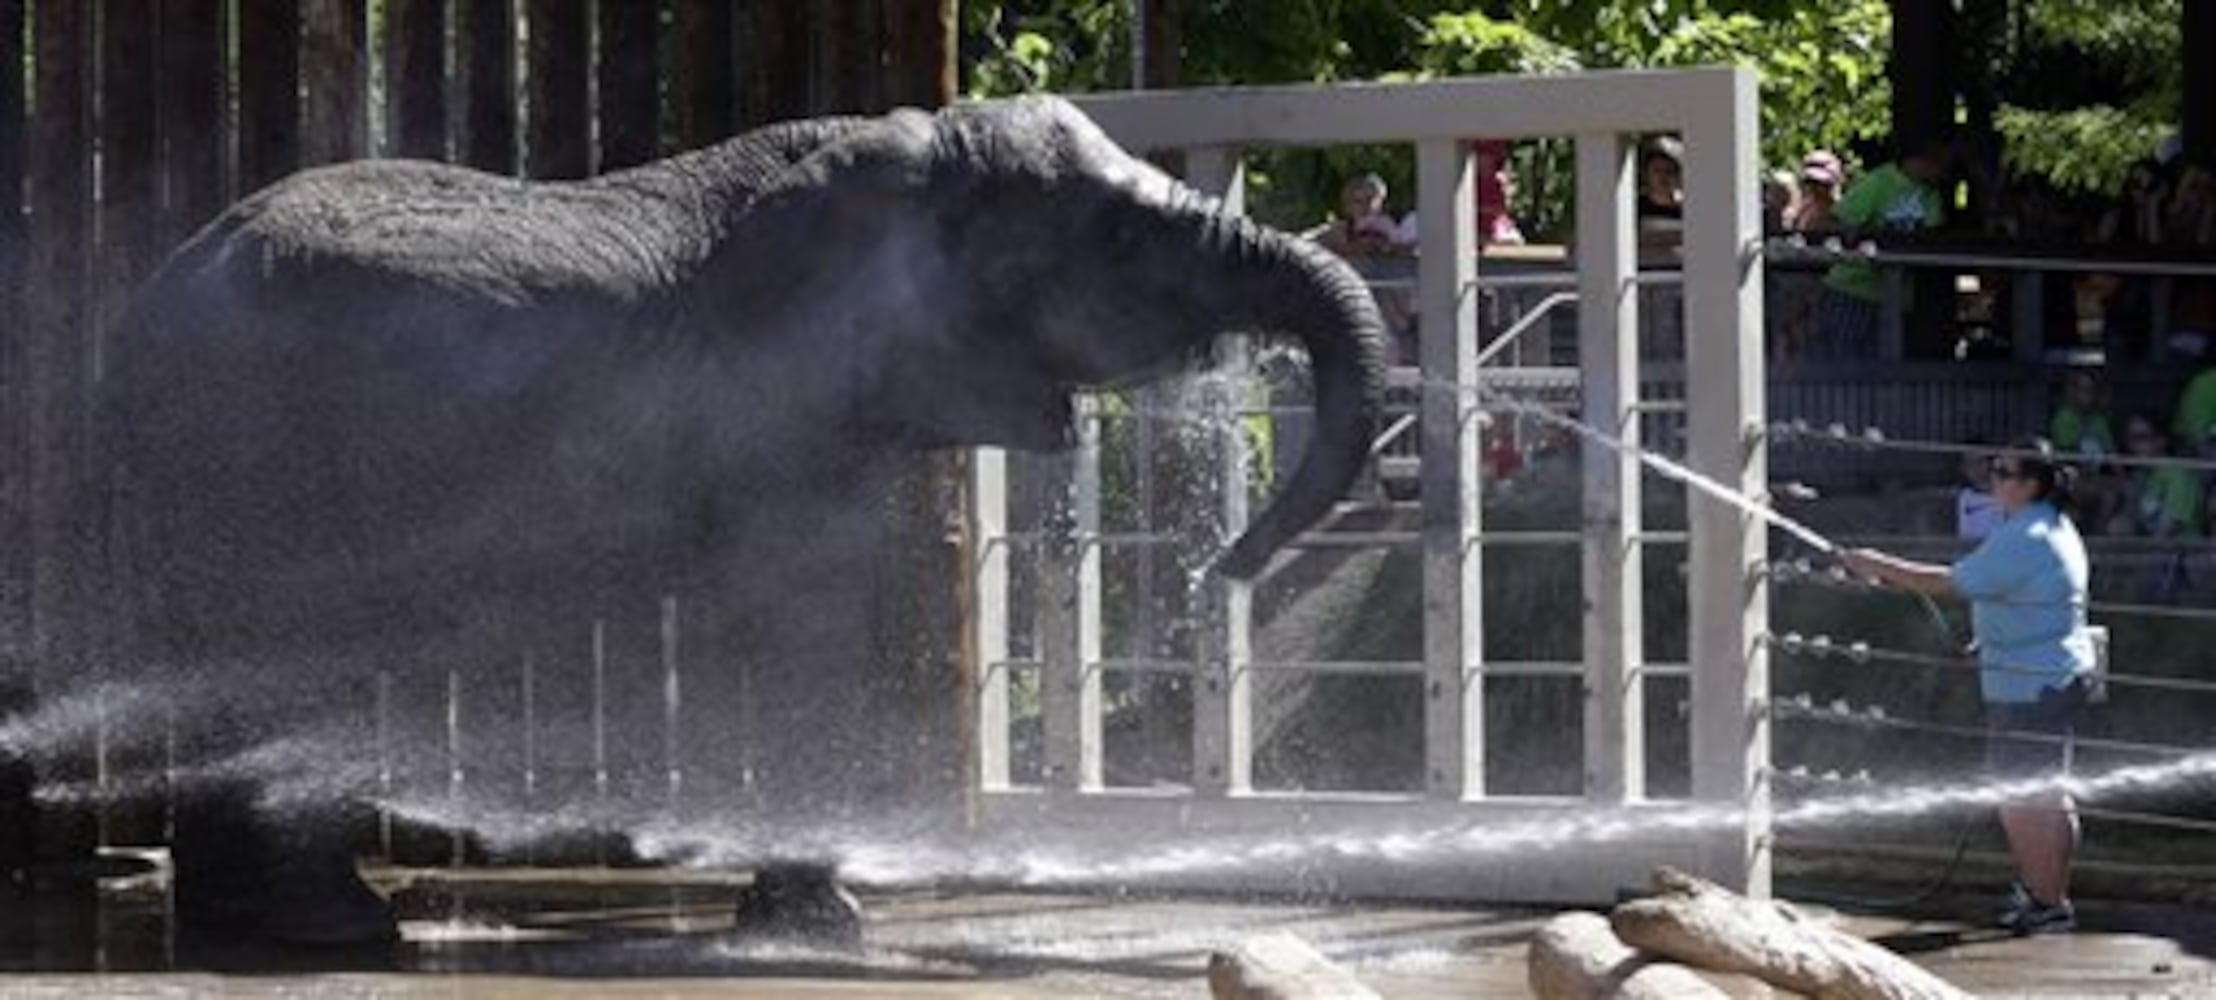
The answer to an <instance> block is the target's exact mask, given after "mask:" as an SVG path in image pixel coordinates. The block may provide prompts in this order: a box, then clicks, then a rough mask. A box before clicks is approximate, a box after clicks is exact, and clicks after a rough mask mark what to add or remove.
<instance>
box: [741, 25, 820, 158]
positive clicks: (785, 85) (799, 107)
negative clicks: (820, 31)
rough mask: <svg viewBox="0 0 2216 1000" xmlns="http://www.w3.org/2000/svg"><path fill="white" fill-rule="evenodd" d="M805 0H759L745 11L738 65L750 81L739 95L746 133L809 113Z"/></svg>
mask: <svg viewBox="0 0 2216 1000" xmlns="http://www.w3.org/2000/svg"><path fill="white" fill-rule="evenodd" d="M813 6H814V5H813V4H811V3H808V2H807V0H755V2H753V3H750V4H747V6H746V21H745V31H744V36H745V46H744V48H743V50H742V53H741V55H742V58H740V60H739V64H740V65H742V66H745V67H746V78H745V81H744V83H743V84H742V89H741V91H740V94H739V123H740V126H741V127H743V128H753V127H755V126H758V125H767V124H769V123H770V122H774V121H782V120H784V119H787V118H798V117H800V116H802V115H804V114H807V113H808V108H809V93H808V84H809V80H808V59H809V46H808V45H804V44H795V43H794V40H795V39H807V38H811V37H813V36H812V35H811V34H810V33H809V21H810V20H811V19H810V17H809V16H808V12H809V10H810V9H811V8H812V7H813Z"/></svg>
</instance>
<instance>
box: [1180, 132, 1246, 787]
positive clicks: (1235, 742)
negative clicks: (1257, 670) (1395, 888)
mask: <svg viewBox="0 0 2216 1000" xmlns="http://www.w3.org/2000/svg"><path fill="white" fill-rule="evenodd" d="M1185 179H1186V183H1188V184H1190V185H1192V186H1193V187H1194V188H1197V189H1199V190H1201V191H1205V192H1207V193H1209V194H1213V195H1217V196H1219V197H1221V198H1222V199H1223V208H1222V211H1223V213H1224V214H1225V215H1244V214H1245V213H1246V165H1245V163H1244V162H1243V161H1242V160H1241V158H1240V153H1239V150H1238V149H1236V148H1234V147H1227V146H1210V147H1205V148H1201V149H1191V150H1186V157H1185ZM1220 358H1221V365H1220V367H1219V369H1218V371H1219V373H1220V374H1221V376H1222V377H1223V378H1225V379H1228V380H1229V381H1230V385H1229V386H1226V387H1223V388H1220V389H1219V390H1218V391H1217V392H1216V394H1215V398H1214V399H1213V400H1212V401H1211V405H1210V407H1209V417H1210V425H1211V426H1212V427H1214V428H1216V433H1217V440H1216V441H1214V442H1212V447H1213V449H1215V450H1216V451H1217V453H1218V454H1219V455H1220V461H1219V462H1218V463H1217V469H1218V472H1217V474H1216V476H1215V482H1216V487H1215V488H1217V489H1218V490H1220V491H1221V495H1222V500H1221V507H1220V510H1221V512H1222V519H1221V524H1222V528H1223V532H1224V537H1225V538H1226V539H1229V538H1236V537H1238V534H1239V533H1240V532H1241V531H1244V530H1245V529H1246V526H1247V481H1248V468H1247V465H1248V463H1247V449H1246V446H1245V445H1246V442H1245V441H1243V440H1241V436H1242V435H1243V433H1244V430H1245V421H1244V420H1243V419H1242V418H1241V417H1240V416H1239V410H1240V409H1241V407H1242V405H1243V403H1244V402H1245V394H1244V391H1243V387H1244V386H1246V385H1248V384H1249V383H1250V381H1251V379H1250V378H1249V376H1248V370H1247V369H1248V351H1247V348H1246V346H1245V345H1244V344H1243V343H1238V344H1233V343H1229V342H1227V343H1226V344H1225V346H1224V348H1223V351H1222V354H1221V355H1220ZM1227 424H1228V426H1226V425H1227ZM1204 453H1206V452H1205V451H1204ZM1205 588H1206V589H1205V596H1204V598H1203V600H1202V606H1201V607H1200V608H1199V609H1197V611H1198V617H1199V623H1198V625H1197V626H1196V627H1197V629H1198V639H1197V641H1196V642H1195V643H1194V654H1195V656H1196V657H1197V662H1196V666H1195V672H1194V676H1193V791H1194V793H1195V794H1196V795H1200V796H1203V797H1214V798H1221V797H1224V796H1238V795H1244V794H1246V793H1247V792H1249V791H1251V790H1252V788H1253V783H1254V777H1253V775H1254V679H1253V677H1252V675H1251V674H1250V673H1249V672H1248V665H1249V664H1250V663H1251V662H1252V661H1253V659H1254V653H1253V648H1252V647H1253V641H1254V638H1253V617H1254V615H1253V611H1254V608H1253V605H1254V593H1253V585H1252V584H1250V583H1247V582H1245V581H1241V580H1211V581H1209V582H1208V583H1207V584H1206V585H1205Z"/></svg>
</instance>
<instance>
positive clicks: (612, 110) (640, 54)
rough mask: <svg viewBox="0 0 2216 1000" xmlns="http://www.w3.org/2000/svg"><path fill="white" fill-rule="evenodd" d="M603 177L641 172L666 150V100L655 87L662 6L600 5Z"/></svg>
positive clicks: (637, 0)
mask: <svg viewBox="0 0 2216 1000" xmlns="http://www.w3.org/2000/svg"><path fill="white" fill-rule="evenodd" d="M599 10H600V62H599V65H598V67H597V72H598V73H599V80H600V108H599V115H600V163H599V170H600V172H601V173H607V172H608V171H610V170H620V169H622V168H624V167H635V166H638V165H639V164H641V163H645V162H646V161H648V160H651V159H653V158H654V156H655V154H656V153H658V152H659V151H660V149H661V143H660V135H661V124H662V101H661V94H660V92H659V88H658V87H657V86H656V85H655V82H656V81H657V80H658V79H660V75H659V73H658V72H657V69H656V46H655V22H656V21H657V20H659V19H660V16H661V6H660V5H659V4H654V3H646V2H642V0H633V2H631V3H607V2H605V0H603V2H602V3H601V4H600V8H599Z"/></svg>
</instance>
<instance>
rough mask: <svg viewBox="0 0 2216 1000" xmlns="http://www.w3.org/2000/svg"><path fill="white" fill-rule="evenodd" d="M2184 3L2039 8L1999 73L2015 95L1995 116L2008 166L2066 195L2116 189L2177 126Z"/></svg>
mask: <svg viewBox="0 0 2216 1000" xmlns="http://www.w3.org/2000/svg"><path fill="white" fill-rule="evenodd" d="M2181 4H2182V0H2123V2H2118V0H2035V2H2029V3H2026V4H2025V5H2024V6H2023V8H2022V17H2023V21H2022V24H2021V32H2022V39H2023V41H2022V44H2021V45H2020V46H2018V47H2017V48H2016V50H2015V51H2013V52H2011V53H2009V55H2008V57H2007V58H2006V60H2005V63H2004V65H2002V66H2001V67H1998V69H1999V71H2000V72H2002V73H2004V74H2005V75H2007V76H2008V77H2010V78H2012V79H2013V80H2014V81H2015V82H2016V84H2017V87H2016V89H2017V90H2018V91H2020V92H2019V93H2015V94H2011V95H2008V96H2010V97H2012V98H2014V99H2013V100H2007V101H2004V102H2003V103H2002V104H2001V106H2000V107H1999V108H1998V109H1997V110H1996V112H1995V114H1994V124H1995V127H1996V130H1997V131H1999V132H2000V134H2001V136H2002V138H2003V140H2004V141H2005V146H2004V149H2005V155H2004V158H2003V162H2004V165H2005V166H2006V167H2007V168H2008V169H2009V170H2010V171H2011V172H2013V173H2016V174H2018V175H2028V176H2034V177H2040V178H2043V179H2045V180H2047V181H2048V182H2050V183H2052V184H2054V185H2055V186H2056V187H2059V188H2062V189H2063V190H2066V191H2077V192H2089V193H2109V192H2115V191H2119V190H2121V189H2122V186H2123V180H2124V176H2125V173H2126V171H2127V170H2128V168H2129V167H2130V164H2131V163H2132V161H2134V160H2137V159H2140V158H2142V157H2145V156H2149V155H2151V154H2152V153H2153V152H2154V149H2155V146H2156V144H2157V143H2159V142H2160V141H2161V140H2162V138H2163V137H2164V136H2165V135H2168V134H2169V133H2170V132H2172V131H2173V130H2174V129H2175V128H2176V123H2177V120H2178V112H2179V105H2180V92H2181V89H2182V86H2183V80H2182V74H2183V69H2184V68H2183V65H2182V61H2181V60H2180V59H2179V58H2178V51H2179V46H2180V35H2179V28H2180V23H2179V22H2180V18H2181V16H2182V11H2181Z"/></svg>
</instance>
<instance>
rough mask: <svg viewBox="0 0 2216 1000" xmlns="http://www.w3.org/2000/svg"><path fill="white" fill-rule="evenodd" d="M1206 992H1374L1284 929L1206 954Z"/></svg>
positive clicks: (1245, 998) (1299, 998)
mask: <svg viewBox="0 0 2216 1000" xmlns="http://www.w3.org/2000/svg"><path fill="white" fill-rule="evenodd" d="M1208 993H1209V995H1210V996H1212V997H1215V1000H1363V998H1365V997H1367V998H1375V997H1376V996H1377V993H1376V991H1374V990H1371V989H1370V988H1369V987H1368V986H1365V985H1363V984H1362V981H1361V980H1359V979H1356V978H1354V974H1353V973H1350V972H1348V971H1346V970H1345V969H1343V968H1340V967H1339V966H1338V965H1336V964H1333V963H1332V961H1331V960H1330V959H1328V958H1325V957H1323V954H1322V953H1321V952H1318V951H1317V950H1316V949H1314V948H1311V947H1309V945H1308V942H1306V941H1302V940H1301V939H1300V938H1298V937H1295V936H1293V935H1291V934H1288V933H1286V932H1284V931H1278V932H1275V933H1271V934H1261V935H1257V936H1255V937H1251V938H1248V939H1246V940H1244V941H1241V942H1239V943H1238V944H1237V945H1234V946H1232V947H1231V948H1228V949H1225V950H1223V951H1217V952H1212V953H1210V954H1209V956H1208Z"/></svg>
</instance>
